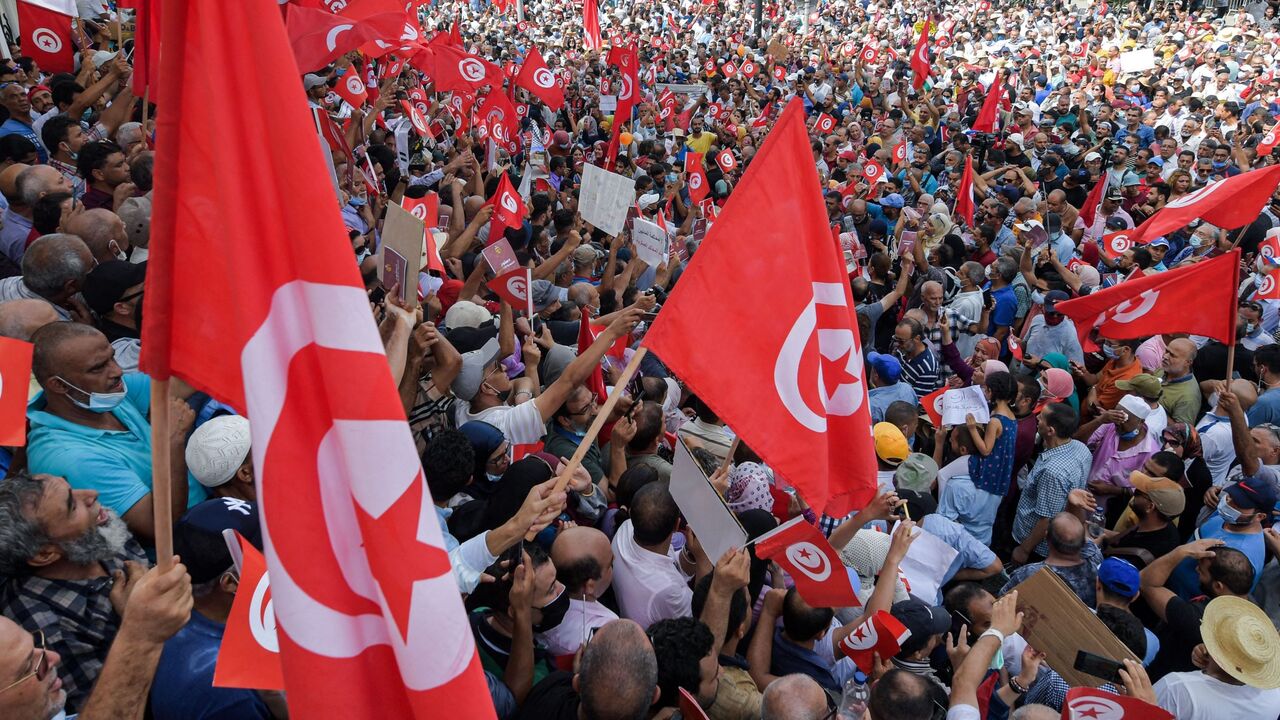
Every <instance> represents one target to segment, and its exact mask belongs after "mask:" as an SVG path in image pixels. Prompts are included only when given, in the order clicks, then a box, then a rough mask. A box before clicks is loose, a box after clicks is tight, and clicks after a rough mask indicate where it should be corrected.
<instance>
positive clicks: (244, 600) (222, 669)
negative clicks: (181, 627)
mask: <svg viewBox="0 0 1280 720" xmlns="http://www.w3.org/2000/svg"><path fill="white" fill-rule="evenodd" d="M236 541H237V542H238V543H240V555H241V557H242V558H243V559H242V561H241V563H240V586H239V588H237V590H236V599H235V600H234V601H233V602H232V603H231V613H230V615H228V616H227V625H226V630H225V631H224V632H223V634H222V645H220V646H219V647H218V663H217V666H216V667H215V668H214V670H213V686H214V687H230V688H249V689H251V690H284V676H283V675H282V674H281V672H280V638H279V635H277V634H276V617H275V611H274V610H273V609H272V607H273V605H272V602H271V578H270V577H269V576H268V575H267V559H266V558H264V557H263V556H262V552H261V551H259V550H258V548H256V547H254V546H253V545H252V544H251V543H250V542H249V541H248V540H246V539H245V538H244V536H243V535H241V534H240V533H236Z"/></svg>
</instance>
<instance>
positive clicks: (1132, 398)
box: [1117, 385, 1151, 420]
mask: <svg viewBox="0 0 1280 720" xmlns="http://www.w3.org/2000/svg"><path fill="white" fill-rule="evenodd" d="M1117 387H1119V386H1118V385H1117ZM1119 405H1120V409H1121V410H1124V411H1125V412H1127V413H1129V414H1130V415H1132V416H1134V417H1136V418H1138V419H1139V420H1146V419H1147V416H1148V415H1150V414H1151V406H1150V405H1148V404H1147V401H1146V400H1143V399H1142V398H1140V397H1138V396H1137V395H1125V396H1124V397H1122V398H1120V404H1119Z"/></svg>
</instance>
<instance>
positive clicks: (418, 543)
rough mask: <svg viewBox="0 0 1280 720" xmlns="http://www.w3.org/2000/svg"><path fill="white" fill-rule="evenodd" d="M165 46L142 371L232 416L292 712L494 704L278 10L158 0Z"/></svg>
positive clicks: (465, 710)
mask: <svg viewBox="0 0 1280 720" xmlns="http://www.w3.org/2000/svg"><path fill="white" fill-rule="evenodd" d="M163 42H164V47H165V53H164V55H163V58H162V64H163V68H162V72H161V76H160V77H161V82H162V83H163V84H164V87H163V89H162V94H163V95H164V97H165V98H166V102H165V103H164V104H163V105H161V106H160V109H159V116H158V118H157V120H158V123H159V131H158V138H157V142H158V148H159V150H158V152H157V157H156V190H155V200H154V202H155V214H154V217H153V220H152V222H153V226H152V229H153V230H154V231H155V242H154V243H153V244H152V246H151V257H150V263H151V267H150V271H149V272H148V273H147V276H148V277H147V293H146V296H145V298H146V299H145V303H146V309H147V313H146V319H145V321H144V327H143V336H144V338H145V342H144V343H143V356H142V367H143V369H144V371H145V372H147V373H149V374H150V375H151V376H152V377H154V378H158V379H167V378H169V377H170V376H172V375H177V376H178V377H180V378H182V379H183V380H185V381H187V382H188V383H190V384H192V385H193V386H195V387H197V388H199V389H201V390H203V391H205V392H207V393H209V394H210V395H211V396H213V397H215V398H217V399H218V400H220V401H222V402H224V403H227V404H228V405H231V406H233V407H237V408H241V409H243V410H244V411H246V412H247V415H248V417H249V420H250V422H251V424H252V429H253V461H254V469H255V471H256V476H257V488H258V501H259V509H260V512H261V522H262V535H263V544H264V550H265V553H266V556H267V567H268V569H269V570H270V573H271V591H272V595H273V600H272V604H273V606H274V608H275V613H276V618H277V620H278V626H277V631H278V634H279V642H280V654H281V662H282V666H283V670H284V680H285V687H286V689H287V691H288V695H289V710H290V712H291V714H292V715H293V716H294V717H297V718H302V719H303V720H307V719H309V718H333V717H342V718H354V719H358V720H364V719H366V718H367V719H369V720H374V719H375V718H385V717H389V716H394V717H406V718H408V717H414V718H428V717H438V716H439V713H440V708H442V707H447V708H451V710H450V713H451V715H452V716H454V717H465V718H493V717H494V711H493V705H492V703H491V702H490V700H489V692H488V687H487V684H486V682H485V679H484V675H483V673H482V672H481V667H480V662H479V658H478V655H477V653H476V647H475V641H474V639H473V635H472V633H471V628H470V626H469V625H468V623H467V619H466V613H465V610H464V609H463V606H462V600H461V598H460V596H459V594H458V588H457V585H456V583H455V582H454V579H453V575H452V572H451V570H450V564H449V557H448V554H447V553H446V552H445V549H444V541H443V536H442V534H441V531H440V528H439V525H438V522H437V519H436V514H435V511H434V508H433V503H432V500H431V496H430V493H429V492H428V490H427V487H426V483H425V482H424V481H423V476H422V468H421V464H420V461H419V458H418V454H417V452H416V449H415V447H414V444H413V438H412V437H411V435H410V432H409V427H408V425H407V424H406V422H405V416H404V409H403V408H402V406H401V404H400V400H399V397H398V394H397V391H396V387H395V384H394V382H393V381H392V378H391V374H390V372H389V371H388V365H387V359H386V356H385V354H384V351H383V346H382V341H381V339H380V338H379V335H378V331H377V327H376V326H375V325H374V322H373V317H372V315H371V313H370V310H369V303H368V296H367V295H366V293H365V289H364V285H363V283H362V282H361V279H360V272H359V269H358V268H357V266H356V264H355V262H354V260H353V258H352V255H351V245H350V243H349V242H348V240H347V232H346V230H345V229H344V227H343V224H342V219H341V217H340V215H339V213H338V201H337V198H335V197H334V194H333V187H332V185H331V184H330V182H329V179H328V172H327V170H326V168H325V164H324V161H323V158H322V156H321V154H320V152H321V151H320V147H319V142H320V141H319V138H318V137H317V135H316V134H315V133H314V132H313V126H312V124H311V120H310V119H309V118H308V117H307V102H306V98H305V96H304V95H303V92H302V86H301V85H300V84H299V83H298V81H297V79H298V77H299V76H300V75H301V73H300V72H299V70H298V68H297V64H296V62H295V61H294V58H293V51H292V49H291V48H290V47H289V42H288V37H287V35H286V33H285V27H284V22H283V20H282V18H281V17H280V13H279V11H278V10H277V9H276V5H275V3H274V2H273V1H272V0H238V1H237V2H194V3H173V4H171V5H168V6H167V7H166V8H165V16H164V40H163ZM230 97H234V98H236V99H237V102H236V103H226V102H223V101H222V99H224V98H230ZM230 127H234V128H238V130H239V134H238V135H237V137H238V140H237V142H234V143H226V142H224V140H223V139H224V137H225V130H226V129H227V128H230ZM264 228H267V233H268V235H267V236H265V237H264V236H263V229H264ZM196 318H198V320H199V321H198V322H196V321H194V320H193V319H196ZM374 468H376V469H377V472H372V471H371V469H374Z"/></svg>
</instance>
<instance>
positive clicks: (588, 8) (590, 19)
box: [582, 0, 602, 51]
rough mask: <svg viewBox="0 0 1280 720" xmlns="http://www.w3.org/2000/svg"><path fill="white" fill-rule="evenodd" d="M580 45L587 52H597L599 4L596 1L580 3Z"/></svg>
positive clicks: (599, 45) (600, 44) (598, 46)
mask: <svg viewBox="0 0 1280 720" xmlns="http://www.w3.org/2000/svg"><path fill="white" fill-rule="evenodd" d="M582 44H583V46H584V47H586V48H587V49H588V50H597V51H598V50H599V49H600V48H601V47H602V43H601V42H600V4H599V3H597V2H596V0H584V2H583V3H582Z"/></svg>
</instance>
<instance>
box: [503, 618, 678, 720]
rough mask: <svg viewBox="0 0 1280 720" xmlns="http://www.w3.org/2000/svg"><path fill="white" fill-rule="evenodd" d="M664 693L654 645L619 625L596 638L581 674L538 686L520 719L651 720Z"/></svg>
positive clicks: (555, 676) (626, 623)
mask: <svg viewBox="0 0 1280 720" xmlns="http://www.w3.org/2000/svg"><path fill="white" fill-rule="evenodd" d="M660 693H661V691H660V690H659V688H658V659H657V656H656V655H655V654H654V649H653V644H652V643H650V642H649V638H648V636H646V635H645V632H644V630H643V629H642V628H641V627H640V626H639V625H636V624H635V623H633V622H631V621H630V620H615V621H613V622H611V623H609V624H607V625H605V626H604V627H602V628H600V630H599V631H598V632H597V633H596V634H595V635H593V636H592V638H591V642H589V643H587V645H586V648H585V649H584V650H583V651H582V662H581V663H579V665H578V670H577V672H576V673H570V672H557V673H551V674H550V675H548V676H547V677H546V678H545V679H544V680H543V681H542V682H540V683H538V684H537V685H535V686H534V687H533V689H532V690H530V691H529V695H528V697H527V698H525V702H524V704H523V705H522V706H521V708H520V711H519V712H518V713H517V714H516V715H515V720H579V719H580V718H604V717H608V718H638V717H648V714H649V708H650V706H652V705H653V704H654V703H656V702H658V697H659V695H660Z"/></svg>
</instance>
